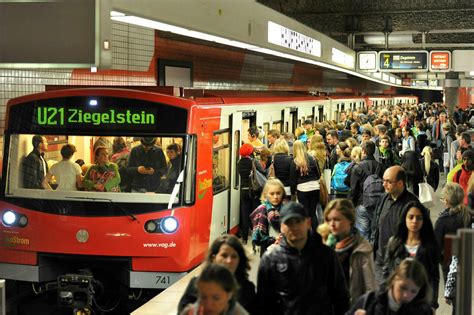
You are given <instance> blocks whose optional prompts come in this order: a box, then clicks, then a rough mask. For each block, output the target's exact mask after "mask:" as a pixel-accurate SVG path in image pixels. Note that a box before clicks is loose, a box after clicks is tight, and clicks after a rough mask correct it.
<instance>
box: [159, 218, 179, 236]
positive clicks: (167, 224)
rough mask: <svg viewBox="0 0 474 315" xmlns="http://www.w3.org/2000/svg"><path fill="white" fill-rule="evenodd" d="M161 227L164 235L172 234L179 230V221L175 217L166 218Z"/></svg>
mask: <svg viewBox="0 0 474 315" xmlns="http://www.w3.org/2000/svg"><path fill="white" fill-rule="evenodd" d="M160 227H161V230H162V231H163V233H166V234H172V233H174V232H176V230H177V229H178V220H176V218H175V217H167V218H164V219H163V220H162V221H161V222H160Z"/></svg>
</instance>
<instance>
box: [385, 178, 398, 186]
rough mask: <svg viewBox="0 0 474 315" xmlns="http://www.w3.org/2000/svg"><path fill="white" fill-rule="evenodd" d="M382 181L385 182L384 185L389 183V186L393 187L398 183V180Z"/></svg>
mask: <svg viewBox="0 0 474 315" xmlns="http://www.w3.org/2000/svg"><path fill="white" fill-rule="evenodd" d="M382 181H383V183H384V184H385V183H387V184H390V185H393V184H395V183H396V182H398V180H388V179H383V180H382Z"/></svg>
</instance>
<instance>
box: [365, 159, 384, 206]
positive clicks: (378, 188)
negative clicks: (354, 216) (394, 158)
mask: <svg viewBox="0 0 474 315" xmlns="http://www.w3.org/2000/svg"><path fill="white" fill-rule="evenodd" d="M359 166H360V168H361V169H362V171H364V173H365V174H366V175H367V177H366V178H365V180H364V183H363V184H362V205H363V206H364V207H365V208H367V209H375V206H376V205H377V201H378V200H379V199H380V198H381V197H382V195H383V194H384V193H385V189H384V188H383V180H382V178H381V177H380V173H381V169H382V165H381V164H380V163H378V162H377V168H376V169H375V174H371V173H370V171H369V169H367V168H365V167H364V166H362V165H359Z"/></svg>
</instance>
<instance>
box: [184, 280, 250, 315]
mask: <svg viewBox="0 0 474 315" xmlns="http://www.w3.org/2000/svg"><path fill="white" fill-rule="evenodd" d="M236 280H237V283H238V284H239V291H238V292H237V302H239V303H240V305H242V307H243V308H245V310H246V311H247V312H249V313H250V314H255V309H256V303H257V295H256V294H255V285H254V284H253V283H252V282H250V281H249V280H248V279H246V278H242V279H240V278H238V277H237V278H236ZM196 281H197V277H194V278H192V279H191V281H189V283H188V286H187V287H186V290H185V291H184V293H183V296H182V297H181V299H180V300H179V304H178V314H181V312H182V311H183V309H184V308H185V307H186V306H187V305H188V304H193V303H194V302H196V301H197V299H198V290H197V287H196Z"/></svg>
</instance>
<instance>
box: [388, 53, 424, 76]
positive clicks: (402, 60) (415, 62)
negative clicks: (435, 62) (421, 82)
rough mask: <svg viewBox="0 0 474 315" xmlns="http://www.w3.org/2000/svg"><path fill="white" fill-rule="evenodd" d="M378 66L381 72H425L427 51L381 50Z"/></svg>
mask: <svg viewBox="0 0 474 315" xmlns="http://www.w3.org/2000/svg"><path fill="white" fill-rule="evenodd" d="M379 68H380V71H382V72H384V71H385V72H426V71H428V52H427V51H381V52H379Z"/></svg>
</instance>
